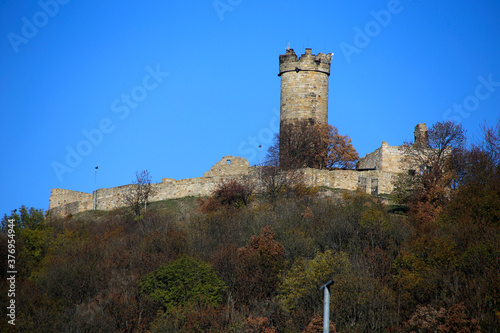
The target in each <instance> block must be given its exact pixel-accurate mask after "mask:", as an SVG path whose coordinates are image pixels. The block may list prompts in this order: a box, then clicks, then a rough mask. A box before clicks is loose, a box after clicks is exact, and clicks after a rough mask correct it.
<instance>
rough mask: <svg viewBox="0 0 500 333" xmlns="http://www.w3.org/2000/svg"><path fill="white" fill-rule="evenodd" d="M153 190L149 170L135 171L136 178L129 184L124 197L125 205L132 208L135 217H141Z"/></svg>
mask: <svg viewBox="0 0 500 333" xmlns="http://www.w3.org/2000/svg"><path fill="white" fill-rule="evenodd" d="M154 192H155V191H154V188H153V186H152V184H151V176H150V175H149V171H147V170H143V171H141V172H140V173H139V172H136V179H135V180H134V181H133V182H132V184H131V185H130V186H129V189H128V191H127V193H126V194H125V197H124V200H125V203H126V205H127V206H129V207H130V208H131V209H132V211H133V213H134V215H135V218H136V219H141V218H142V217H143V214H144V213H145V211H146V207H147V204H148V199H149V198H150V197H151V196H153V195H154Z"/></svg>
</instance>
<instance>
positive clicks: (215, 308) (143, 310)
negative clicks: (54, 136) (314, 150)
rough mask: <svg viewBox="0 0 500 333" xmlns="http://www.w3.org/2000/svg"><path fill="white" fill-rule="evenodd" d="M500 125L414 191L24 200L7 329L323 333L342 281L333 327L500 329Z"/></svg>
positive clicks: (237, 190)
mask: <svg viewBox="0 0 500 333" xmlns="http://www.w3.org/2000/svg"><path fill="white" fill-rule="evenodd" d="M497 137H500V132H498V131H497V130H496V127H495V128H487V130H486V131H485V139H483V140H482V141H481V142H477V143H475V144H474V145H469V146H465V145H462V146H461V147H459V148H460V149H456V150H452V151H451V152H450V153H446V154H445V156H444V158H443V159H441V162H443V163H442V164H441V165H442V167H443V169H441V170H439V172H440V173H441V176H443V175H445V174H446V175H450V178H446V179H443V180H442V181H439V178H436V177H434V176H432V175H430V178H429V180H427V179H426V175H425V173H428V174H430V173H432V170H431V169H428V170H427V171H425V172H422V174H420V173H418V174H417V175H416V178H414V179H413V180H414V181H413V183H408V184H409V186H410V187H408V188H406V189H402V190H404V193H405V195H406V198H405V200H404V202H402V203H401V202H400V203H398V205H394V204H395V202H387V201H385V199H386V198H381V197H377V196H371V195H368V194H366V193H363V192H360V191H343V192H339V191H330V192H325V191H326V190H325V191H324V192H320V193H319V194H321V195H316V196H305V197H304V196H303V197H300V196H299V195H295V194H293V192H289V194H290V195H277V196H276V197H274V199H273V200H271V199H270V196H268V195H262V196H259V195H255V196H254V195H253V193H252V192H251V191H250V190H249V189H245V188H244V187H243V188H241V187H239V186H237V185H238V184H234V183H223V184H221V186H220V187H219V188H218V192H217V191H215V192H214V194H215V195H214V204H213V205H212V206H210V207H211V208H209V209H207V207H205V206H204V205H205V204H206V203H203V202H202V203H200V202H199V201H198V200H196V199H194V198H189V197H188V198H183V199H177V200H166V201H162V202H153V203H149V204H148V206H147V211H146V212H142V213H141V219H140V220H141V223H137V221H138V220H137V219H136V218H135V216H133V215H132V214H130V211H129V210H127V209H118V210H115V211H110V212H105V211H88V212H84V213H80V214H75V216H67V217H62V218H61V217H54V216H51V215H50V214H48V215H46V214H44V212H43V211H42V210H39V209H31V208H27V207H21V208H20V209H19V210H15V211H13V212H12V213H11V214H10V215H9V216H5V217H4V219H3V220H2V228H1V230H2V231H1V233H0V257H1V258H0V266H1V269H0V276H1V277H2V279H1V280H0V293H1V295H3V297H0V306H2V307H4V308H5V307H6V306H7V301H8V299H7V297H5V295H7V291H8V285H7V283H6V277H7V276H6V272H7V267H6V266H5V265H6V264H7V254H8V247H7V244H8V243H7V240H8V237H7V231H6V230H7V223H8V219H9V218H12V219H14V220H15V222H14V225H15V226H14V229H15V234H16V236H15V240H16V266H17V268H18V274H17V278H16V326H15V327H12V326H11V325H9V324H8V323H7V320H6V318H7V317H5V316H4V317H3V318H0V331H2V332H14V331H22V332H221V333H225V332H228V333H229V332H266V333H292V332H293V333H295V332H307V333H309V332H321V327H322V314H323V304H322V303H323V298H322V297H323V295H322V292H321V291H320V290H319V289H318V287H319V286H321V285H323V284H324V283H325V282H326V281H329V280H333V281H334V283H333V284H332V285H331V286H330V292H331V303H330V323H331V332H464V333H465V332H498V331H499V329H500V305H499V304H500V303H499V302H498V295H500V283H499V281H500V242H499V239H500V163H499V162H500V161H499V157H498V153H497V152H498V147H499V145H498V140H497V139H495V138H497ZM441 176H440V177H441ZM288 180H290V178H289V179H288ZM276 184H278V183H276ZM284 184H285V185H283V186H284V187H282V188H288V189H290V188H293V186H288V185H286V184H290V183H286V182H284ZM280 191H281V190H280ZM280 191H279V192H278V193H282V192H280ZM297 193H298V192H297ZM323 194H324V195H323ZM250 201H251V204H248V203H249V202H250ZM402 206H404V207H406V208H407V209H396V208H401V207H402Z"/></svg>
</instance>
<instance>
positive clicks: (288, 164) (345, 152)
mask: <svg viewBox="0 0 500 333" xmlns="http://www.w3.org/2000/svg"><path fill="white" fill-rule="evenodd" d="M270 154H271V155H272V154H278V155H279V165H280V167H281V168H283V169H297V168H315V169H337V168H340V169H354V167H355V164H356V161H357V160H358V158H359V157H358V153H357V152H356V149H354V147H353V145H352V142H351V138H349V137H348V136H344V135H340V134H339V132H338V129H337V128H336V127H333V126H331V125H328V124H310V123H308V122H307V121H300V122H297V123H293V124H284V125H282V126H281V129H280V134H279V135H278V136H277V139H276V143H275V146H274V147H272V148H271V149H270Z"/></svg>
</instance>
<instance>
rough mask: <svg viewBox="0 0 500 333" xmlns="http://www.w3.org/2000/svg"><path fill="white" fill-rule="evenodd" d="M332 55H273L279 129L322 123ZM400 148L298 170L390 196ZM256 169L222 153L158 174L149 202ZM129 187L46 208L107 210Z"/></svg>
mask: <svg viewBox="0 0 500 333" xmlns="http://www.w3.org/2000/svg"><path fill="white" fill-rule="evenodd" d="M331 59H332V55H331V54H327V55H326V54H322V53H319V54H317V55H314V54H312V50H311V49H306V50H305V54H303V55H301V56H300V58H299V57H297V55H296V54H295V52H294V51H293V49H287V50H286V53H285V54H284V55H280V56H279V74H278V75H279V76H280V77H281V96H280V129H281V128H282V126H284V125H289V124H291V125H293V124H295V123H296V122H299V121H304V120H305V121H307V122H308V123H309V124H328V80H329V76H330V64H331ZM414 134H415V145H416V146H418V147H426V146H428V141H427V140H428V138H427V127H426V125H425V124H418V125H417V126H416V128H415V133H414ZM402 157H403V151H402V149H401V146H390V145H389V144H387V143H386V142H382V145H381V146H380V148H378V149H376V150H375V151H374V152H372V153H369V154H367V155H366V156H365V157H363V158H360V159H359V161H358V164H357V168H356V169H355V170H318V169H312V168H303V169H300V170H299V172H300V173H301V174H302V176H303V180H304V182H305V184H306V185H307V186H323V187H328V188H332V189H346V190H356V189H361V190H362V191H364V192H366V193H370V194H390V193H391V192H392V190H393V188H394V182H395V180H396V177H397V175H398V174H400V173H402V172H408V170H407V168H406V167H405V166H404V165H402V161H403V159H402ZM256 175H258V167H256V166H250V164H249V163H248V161H247V160H246V159H245V158H242V157H236V156H224V157H223V158H222V159H221V160H220V161H219V162H218V163H216V164H215V165H214V166H213V167H212V168H211V169H210V170H209V171H207V172H205V174H204V175H203V177H198V178H189V179H182V180H175V179H171V178H163V179H162V182H161V183H157V184H152V185H153V188H154V195H153V196H152V197H151V198H150V199H149V200H150V201H159V200H166V199H176V198H182V197H186V196H198V197H199V196H207V195H210V193H211V192H212V191H213V190H214V188H215V187H216V186H217V185H218V184H219V183H220V181H221V180H228V179H242V178H244V177H252V176H253V177H254V181H255V182H258V181H259V179H258V176H256ZM131 186H133V185H124V186H119V187H113V188H102V189H98V190H96V191H94V192H93V193H84V192H78V191H71V190H65V189H60V188H55V189H52V190H51V194H50V204H49V211H50V212H51V213H52V214H54V215H59V216H64V215H68V214H75V213H78V212H82V211H86V210H92V209H94V199H95V204H96V207H95V209H98V210H112V209H116V208H120V207H124V206H126V202H125V200H124V198H125V196H126V193H127V192H128V191H129V189H130V187H131Z"/></svg>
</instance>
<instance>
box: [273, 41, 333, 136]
mask: <svg viewBox="0 0 500 333" xmlns="http://www.w3.org/2000/svg"><path fill="white" fill-rule="evenodd" d="M331 60H332V56H331V54H323V53H318V55H314V54H312V53H311V49H309V48H308V49H306V53H305V54H303V55H301V56H300V58H297V55H296V54H295V52H294V51H293V49H287V50H286V53H285V54H282V55H280V56H279V61H280V72H279V74H278V76H281V105H280V127H282V126H283V125H285V124H290V125H293V124H294V123H296V122H297V121H304V120H306V121H307V122H308V123H309V124H327V123H328V77H329V76H330V63H331Z"/></svg>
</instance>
